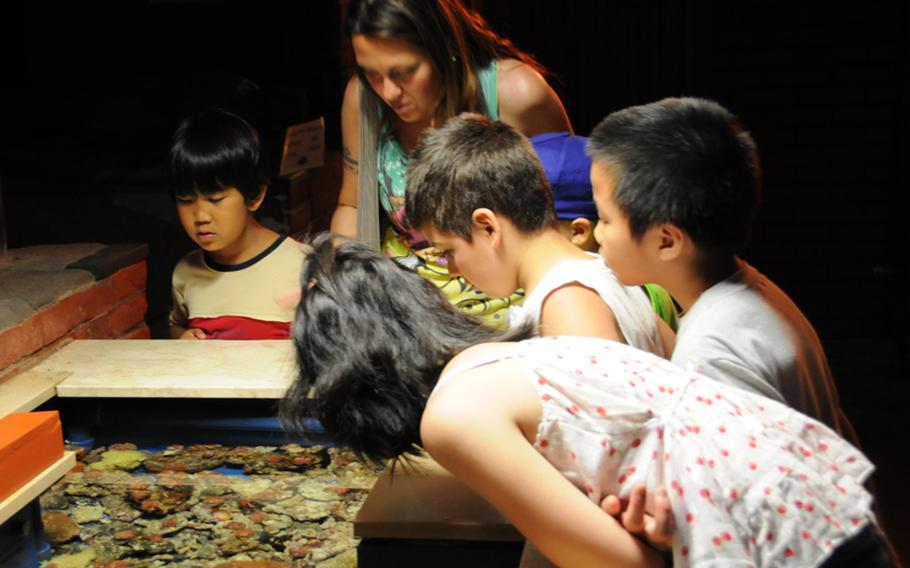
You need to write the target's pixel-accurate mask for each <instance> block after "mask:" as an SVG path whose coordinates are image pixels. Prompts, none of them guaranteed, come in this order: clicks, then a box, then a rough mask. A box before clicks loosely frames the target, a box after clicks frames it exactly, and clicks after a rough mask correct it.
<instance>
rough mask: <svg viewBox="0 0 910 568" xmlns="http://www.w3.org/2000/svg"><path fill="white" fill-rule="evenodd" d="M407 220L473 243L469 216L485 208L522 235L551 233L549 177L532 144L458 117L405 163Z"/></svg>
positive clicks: (479, 119) (482, 121)
mask: <svg viewBox="0 0 910 568" xmlns="http://www.w3.org/2000/svg"><path fill="white" fill-rule="evenodd" d="M407 179H408V182H407V184H408V185H407V191H406V192H405V214H406V216H407V219H408V222H409V223H410V224H412V225H413V226H414V227H417V228H419V227H424V226H426V225H427V224H432V225H433V226H434V227H436V228H437V229H438V230H440V231H445V232H449V233H455V234H457V235H458V236H460V237H462V238H464V239H467V240H468V241H470V240H471V228H472V221H471V214H472V213H473V211H474V210H475V209H478V208H481V207H486V208H488V209H490V210H492V211H493V212H495V213H497V214H501V215H503V216H505V217H507V218H508V219H509V220H510V221H512V223H513V224H514V225H515V227H516V228H518V229H519V230H520V231H522V232H525V233H533V232H537V231H539V230H541V229H543V228H545V227H555V226H556V224H557V221H556V211H555V209H554V208H553V194H552V192H551V191H550V184H549V182H548V181H547V176H546V174H545V173H544V171H543V166H541V165H540V160H538V158H537V154H536V153H535V152H534V148H533V147H532V146H531V143H530V142H529V141H528V139H527V138H525V137H524V136H523V135H522V134H521V133H519V132H518V131H517V130H515V129H514V128H512V127H511V126H509V125H508V124H506V123H504V122H499V121H492V120H490V119H488V118H486V117H485V116H481V115H479V114H467V113H466V114H461V115H459V116H456V117H455V118H452V119H451V120H449V121H448V122H447V123H446V124H445V125H443V126H442V127H440V128H437V129H433V130H428V131H427V132H426V133H425V134H424V135H423V136H422V137H421V138H420V142H418V144H417V147H416V148H415V149H414V152H413V154H412V156H411V160H410V162H409V163H408V176H407Z"/></svg>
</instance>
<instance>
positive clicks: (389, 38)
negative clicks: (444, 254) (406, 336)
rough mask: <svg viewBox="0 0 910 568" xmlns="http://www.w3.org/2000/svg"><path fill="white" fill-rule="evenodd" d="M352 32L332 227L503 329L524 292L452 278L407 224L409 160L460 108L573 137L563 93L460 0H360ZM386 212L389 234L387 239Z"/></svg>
mask: <svg viewBox="0 0 910 568" xmlns="http://www.w3.org/2000/svg"><path fill="white" fill-rule="evenodd" d="M347 31H348V33H349V35H350V36H351V42H352V46H353V49H354V57H355V59H356V64H357V76H356V77H353V78H352V79H351V80H350V82H349V83H348V86H347V89H346V90H345V94H344V101H343V104H342V109H341V122H342V140H343V158H344V166H345V167H344V174H343V179H342V187H341V192H340V194H339V197H338V208H337V209H336V211H335V214H334V216H333V218H332V230H333V231H335V232H337V233H340V234H344V235H348V236H358V237H359V238H360V239H361V240H363V241H365V242H367V243H370V244H371V245H372V246H373V247H374V248H380V240H382V245H381V250H382V251H383V252H384V254H385V255H386V256H389V257H391V258H395V259H396V260H397V261H398V262H400V263H401V264H403V265H405V266H407V267H408V268H410V269H411V270H414V271H416V272H418V273H419V274H420V275H421V276H423V277H425V278H427V279H429V280H430V281H431V282H433V283H434V284H436V286H438V287H439V288H441V289H442V290H443V292H444V293H445V294H446V296H447V297H448V298H449V299H450V301H451V302H452V303H453V304H456V305H457V306H459V308H461V309H462V310H464V311H466V312H469V313H473V314H477V315H482V316H483V317H485V318H487V319H488V321H489V322H490V323H494V324H496V325H500V326H501V325H502V324H504V317H503V314H504V312H503V310H504V308H507V307H508V306H509V305H510V304H511V303H512V302H513V301H515V300H518V299H519V298H520V297H521V295H513V296H512V297H511V298H505V299H491V298H487V297H486V296H484V295H482V294H480V293H478V292H476V291H475V290H474V289H473V288H471V287H470V286H469V285H468V284H467V283H466V282H465V281H464V279H463V278H457V277H452V276H449V274H448V271H447V270H446V265H445V263H444V262H440V261H439V258H438V255H436V254H435V252H434V249H433V248H432V247H430V246H429V244H428V243H427V240H426V237H425V236H424V235H422V234H420V233H419V232H418V231H415V230H413V228H412V227H410V226H409V225H408V223H407V222H406V220H405V219H404V213H403V208H404V192H405V181H406V169H407V163H408V160H409V157H410V153H411V151H412V150H413V148H414V146H415V145H416V143H417V139H418V137H419V136H420V134H421V133H422V132H423V131H424V130H426V129H427V128H434V127H438V126H441V125H442V124H443V123H445V122H446V120H448V119H449V118H451V117H452V116H455V115H456V114H459V113H461V112H463V111H473V112H479V113H483V114H485V115H487V116H489V117H490V118H492V119H494V120H495V119H501V120H502V121H504V122H506V123H508V124H510V125H512V126H514V127H515V128H516V129H517V130H519V131H520V132H522V133H523V134H525V135H527V136H533V135H535V134H539V133H542V132H549V131H561V130H569V131H571V126H570V124H569V119H568V117H567V116H566V112H565V109H564V108H563V106H562V103H561V102H560V100H559V97H557V95H556V93H555V92H553V90H552V89H551V88H550V87H549V85H547V82H546V81H545V80H544V78H543V77H542V75H541V72H542V71H543V70H542V68H541V67H540V66H539V65H538V64H537V63H536V62H535V61H534V60H533V58H531V57H530V56H529V55H527V54H525V53H523V52H521V51H519V50H518V49H517V48H515V46H514V45H512V43H511V42H509V41H508V40H506V39H504V38H501V37H499V36H498V35H496V34H495V33H494V32H493V31H492V30H491V29H490V28H489V27H488V26H487V24H486V22H485V21H484V20H483V18H482V17H480V15H478V14H476V13H474V12H473V11H471V10H469V9H468V8H466V7H465V6H464V5H463V4H462V2H461V1H460V0H354V1H353V2H351V5H350V8H349V11H348V18H347ZM380 208H381V209H382V213H383V215H384V216H385V217H386V220H387V221H388V222H387V223H383V226H384V227H386V226H387V227H388V230H387V231H386V232H385V234H384V235H382V234H380V223H379V214H380Z"/></svg>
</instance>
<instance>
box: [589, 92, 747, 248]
mask: <svg viewBox="0 0 910 568" xmlns="http://www.w3.org/2000/svg"><path fill="white" fill-rule="evenodd" d="M587 149H588V153H589V154H590V155H591V158H592V160H593V161H594V162H595V163H597V162H600V163H602V164H604V165H607V166H608V167H610V168H612V169H613V173H614V175H615V176H616V180H617V181H616V189H615V193H614V196H613V197H614V199H615V201H616V204H617V205H618V206H619V207H620V208H621V209H622V210H623V211H624V212H625V214H626V215H627V216H628V218H629V225H630V228H631V231H632V234H633V236H634V237H636V238H640V237H641V236H642V235H644V233H645V231H646V230H647V229H648V228H649V227H651V226H653V225H654V224H656V223H673V224H674V225H677V226H678V227H679V228H681V229H682V230H684V231H685V232H686V233H688V235H689V236H690V237H691V238H692V240H693V241H694V242H695V244H696V245H697V246H698V248H699V252H700V253H703V254H707V255H711V256H714V255H731V254H736V253H738V252H739V251H741V250H742V248H743V247H745V245H746V243H747V242H748V240H749V234H750V232H751V228H752V223H753V221H754V219H755V213H756V211H757V209H758V204H759V200H760V194H761V171H760V167H759V162H758V153H757V150H756V148H755V142H753V140H752V137H751V136H750V135H749V133H748V132H747V131H746V130H745V129H744V128H743V126H742V124H740V122H739V120H738V119H737V118H736V117H735V116H734V115H733V114H732V113H731V112H730V111H728V110H727V109H725V108H724V107H722V106H721V105H719V104H717V103H715V102H713V101H708V100H704V99H697V98H670V99H664V100H661V101H658V102H655V103H651V104H647V105H643V106H635V107H630V108H627V109H624V110H620V111H617V112H614V113H612V114H610V115H609V116H607V117H606V118H605V119H603V121H601V123H600V124H598V125H597V126H596V127H595V128H594V130H593V131H592V132H591V136H590V138H589V140H588V146H587Z"/></svg>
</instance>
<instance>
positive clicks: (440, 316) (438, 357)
mask: <svg viewBox="0 0 910 568" xmlns="http://www.w3.org/2000/svg"><path fill="white" fill-rule="evenodd" d="M302 282H304V283H306V287H305V288H304V289H303V290H302V298H301V301H300V305H299V307H298V312H297V317H296V319H295V322H294V326H293V336H294V343H295V347H296V349H297V360H298V365H299V372H298V376H297V379H296V381H295V382H294V385H293V386H292V388H291V390H290V391H289V393H288V395H287V398H286V399H285V400H284V401H283V404H282V412H283V415H284V418H285V419H286V420H287V421H288V422H289V423H291V424H295V423H302V422H303V420H304V419H305V418H307V417H309V416H310V412H311V411H312V412H313V413H314V414H315V417H316V418H318V419H319V420H320V422H321V423H322V424H323V426H325V428H326V430H327V431H328V432H329V434H330V435H331V436H332V438H333V439H334V440H335V441H336V442H338V443H339V444H344V445H347V446H350V447H352V448H354V449H355V450H357V451H359V452H362V453H364V454H366V455H367V456H369V457H372V458H374V459H386V458H396V457H398V456H401V455H403V454H409V453H410V454H416V453H418V452H419V448H417V447H416V445H415V444H419V443H422V444H423V445H424V446H425V447H426V449H427V451H428V452H429V453H430V454H431V455H432V456H433V458H435V459H436V460H437V461H438V462H439V463H440V464H442V465H443V466H444V467H445V468H446V469H448V470H449V471H450V472H452V473H453V474H454V475H456V476H458V477H460V478H461V479H463V480H464V481H465V482H466V483H467V484H468V485H469V486H470V487H471V488H473V489H474V490H475V491H477V493H478V494H480V495H481V496H482V497H484V498H485V499H487V500H488V501H489V502H490V503H491V504H492V505H493V506H494V507H496V508H497V509H498V510H499V511H500V512H501V513H502V514H503V515H504V516H505V517H506V518H508V519H509V520H510V521H511V522H512V523H513V524H514V525H515V526H516V528H518V530H520V531H521V532H522V533H523V534H524V535H525V536H526V537H527V538H528V540H529V541H531V542H532V543H533V544H534V545H536V546H537V547H538V548H539V549H540V550H541V551H542V552H543V553H544V554H546V555H547V557H549V559H550V560H552V561H553V562H555V563H556V564H558V565H561V566H613V565H622V566H656V565H659V564H660V563H661V562H662V558H661V556H660V554H658V553H657V552H656V551H654V550H653V549H650V548H649V547H647V546H646V545H645V544H643V543H642V541H640V540H638V539H636V538H634V537H633V536H631V535H630V534H629V533H628V532H626V531H625V530H624V529H622V528H621V527H620V526H619V524H618V523H617V522H616V521H615V520H614V519H613V518H612V517H610V516H609V515H607V514H605V513H604V512H603V511H601V510H600V508H599V507H598V506H597V503H599V502H600V499H601V498H602V497H603V496H604V495H607V494H610V493H618V494H620V495H622V496H626V495H628V494H629V492H630V489H631V487H632V486H633V485H635V484H638V483H644V484H646V485H647V486H648V487H649V489H650V490H654V489H655V487H656V486H658V485H664V486H666V487H667V488H668V489H669V499H670V502H671V506H672V514H673V517H674V518H675V521H676V524H677V527H678V529H677V536H676V538H675V539H674V548H673V556H674V557H673V564H674V566H690V565H691V566H784V565H786V566H806V567H809V566H825V567H826V568H827V567H829V566H894V565H895V561H894V559H893V557H891V556H890V554H889V551H888V546H887V541H886V540H885V538H884V536H883V535H882V533H881V532H880V530H879V529H878V527H876V525H875V523H874V520H873V517H872V511H871V501H872V496H871V495H870V494H869V493H868V492H867V491H866V490H865V489H864V488H863V485H862V483H863V481H864V480H865V479H866V478H867V477H868V476H869V475H870V474H871V472H872V469H873V467H872V464H870V463H869V461H868V460H867V459H866V457H865V456H863V455H862V453H860V452H859V451H858V450H856V449H855V448H853V447H852V446H850V445H849V444H848V443H847V442H846V441H844V440H843V439H841V438H840V437H838V435H837V434H836V433H835V432H833V431H832V430H830V429H829V428H827V427H826V426H824V425H823V424H821V423H820V422H817V421H815V420H813V419H811V418H809V417H806V416H803V415H801V414H799V413H797V412H796V411H794V410H792V409H790V408H788V407H786V406H783V405H781V404H778V403H777V402H775V401H773V400H770V399H766V398H764V397H761V396H759V395H756V394H754V393H750V392H748V391H744V390H740V389H737V388H734V387H730V386H728V385H725V384H722V383H719V382H717V381H713V380H711V379H708V378H706V377H702V376H700V375H696V374H693V373H689V372H686V371H684V370H682V369H680V368H678V367H676V366H674V365H673V364H671V363H669V362H668V361H666V360H663V359H660V358H658V357H656V356H654V355H651V354H649V353H645V352H643V351H639V350H636V349H634V348H631V347H629V346H627V345H623V344H620V343H616V342H612V341H608V340H603V339H598V338H584V337H558V338H537V339H530V340H523V341H519V342H518V343H504V342H502V340H503V339H506V340H514V339H521V338H523V337H526V336H527V334H528V331H529V330H527V329H524V330H522V329H517V330H513V331H512V332H510V335H509V336H506V335H503V334H501V333H497V332H495V331H493V330H491V329H489V328H487V327H486V326H483V325H482V324H481V323H479V321H478V320H476V319H475V318H472V317H470V316H466V315H465V314H463V313H461V312H458V311H456V310H455V309H454V308H452V307H451V306H450V305H448V304H447V303H446V301H445V300H444V299H443V298H442V296H441V295H440V294H439V293H438V291H437V290H436V289H435V288H434V287H432V286H431V285H429V284H427V283H426V282H425V281H424V280H423V279H421V278H420V277H418V276H416V275H414V274H413V273H411V272H409V271H407V270H404V269H402V268H401V267H400V266H398V265H396V264H395V263H394V262H392V261H390V260H388V259H385V258H382V257H381V256H379V255H378V254H376V253H375V252H372V251H370V250H369V249H367V248H366V247H365V245H363V244H361V243H356V242H346V243H341V244H335V243H333V240H332V237H331V235H325V236H322V237H320V238H318V239H317V240H316V241H315V242H314V243H313V249H312V254H310V255H309V256H308V258H307V261H306V264H305V266H304V270H303V274H302ZM491 341H492V342H491ZM440 374H441V375H442V378H439V377H440Z"/></svg>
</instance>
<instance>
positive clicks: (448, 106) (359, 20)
mask: <svg viewBox="0 0 910 568" xmlns="http://www.w3.org/2000/svg"><path fill="white" fill-rule="evenodd" d="M346 30H347V33H348V35H351V36H354V35H366V36H373V37H382V38H396V39H403V40H405V41H407V42H408V43H410V44H411V45H413V46H414V47H416V48H417V49H419V50H420V51H422V52H423V53H425V54H426V55H427V57H429V59H430V61H431V62H432V63H433V66H434V68H435V69H436V71H437V72H438V73H439V77H440V79H441V80H442V87H443V93H444V94H443V100H442V102H441V103H440V106H439V110H438V113H437V119H438V120H437V122H439V123H440V124H441V123H443V122H445V121H446V119H448V118H449V117H452V116H455V115H456V114H458V113H460V112H463V111H473V112H484V109H485V108H486V107H485V105H484V100H483V93H482V91H481V88H480V84H479V83H478V81H477V76H476V74H475V72H474V70H475V69H477V68H482V67H485V66H486V65H488V64H489V63H490V61H492V60H494V59H507V58H513V59H518V60H520V61H522V62H524V63H525V64H527V65H529V66H531V67H532V68H533V69H535V70H537V71H538V72H540V73H541V74H544V69H543V67H541V66H540V65H539V64H538V63H537V62H536V61H535V60H534V58H533V57H531V56H530V55H528V54H526V53H524V52H522V51H520V50H519V49H518V48H516V47H515V46H514V45H513V44H512V42H511V41H509V40H507V39H505V38H503V37H500V36H499V35H497V34H496V33H495V32H494V31H493V30H491V29H490V27H489V25H488V24H487V22H486V20H484V19H483V17H482V16H480V14H478V13H477V12H474V11H473V10H470V9H469V8H467V7H465V6H464V4H462V2H461V0H353V1H352V2H351V4H350V7H349V9H348V14H347V22H346ZM358 74H359V75H360V79H361V83H360V86H361V88H362V89H364V90H365V91H367V92H372V88H371V87H370V85H369V83H368V82H367V81H366V79H365V78H364V76H363V74H362V72H361V70H359V69H358ZM375 98H376V102H377V103H379V102H381V101H380V100H379V98H378V97H375ZM382 106H385V105H382ZM383 114H384V115H386V116H388V111H387V110H386V109H383Z"/></svg>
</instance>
